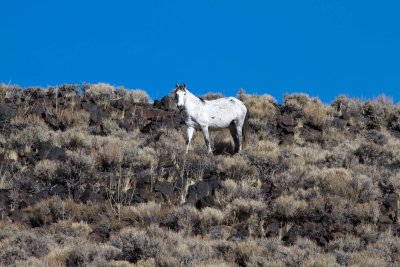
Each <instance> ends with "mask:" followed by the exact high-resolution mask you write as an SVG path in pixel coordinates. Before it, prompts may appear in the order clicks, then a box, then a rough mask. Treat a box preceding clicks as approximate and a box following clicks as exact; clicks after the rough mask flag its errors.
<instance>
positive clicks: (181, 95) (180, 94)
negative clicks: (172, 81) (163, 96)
mask: <svg viewBox="0 0 400 267" xmlns="http://www.w3.org/2000/svg"><path fill="white" fill-rule="evenodd" d="M186 93H187V91H186V84H183V85H179V84H176V86H175V99H176V104H177V106H178V109H179V110H182V109H183V108H184V107H185V102H186Z"/></svg>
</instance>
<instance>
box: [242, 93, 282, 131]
mask: <svg viewBox="0 0 400 267" xmlns="http://www.w3.org/2000/svg"><path fill="white" fill-rule="evenodd" d="M239 98H240V100H242V101H243V102H244V104H245V105H246V106H247V108H248V110H249V112H250V114H251V116H250V118H251V119H252V120H257V121H260V123H261V122H262V123H265V124H267V123H271V124H273V123H274V120H275V116H276V115H277V111H276V100H275V98H273V97H272V96H270V95H261V96H259V95H249V94H246V93H245V92H244V91H243V90H242V91H240V92H239Z"/></svg>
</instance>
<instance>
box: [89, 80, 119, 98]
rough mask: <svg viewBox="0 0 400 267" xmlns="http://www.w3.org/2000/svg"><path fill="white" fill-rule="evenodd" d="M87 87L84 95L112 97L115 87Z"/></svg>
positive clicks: (103, 84)
mask: <svg viewBox="0 0 400 267" xmlns="http://www.w3.org/2000/svg"><path fill="white" fill-rule="evenodd" d="M88 87H89V88H88V89H86V92H85V93H86V94H87V95H92V96H100V95H112V94H113V93H114V90H115V87H114V86H112V85H110V84H108V83H96V84H90V85H89V86H88Z"/></svg>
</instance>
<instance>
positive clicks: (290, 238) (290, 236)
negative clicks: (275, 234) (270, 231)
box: [282, 225, 300, 246]
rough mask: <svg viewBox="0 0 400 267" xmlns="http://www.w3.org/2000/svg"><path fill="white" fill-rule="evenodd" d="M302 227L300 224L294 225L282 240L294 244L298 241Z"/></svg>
mask: <svg viewBox="0 0 400 267" xmlns="http://www.w3.org/2000/svg"><path fill="white" fill-rule="evenodd" d="M299 232H300V229H299V226H297V225H293V226H292V227H291V228H290V229H289V231H287V233H286V234H285V235H284V236H283V237H282V241H283V242H284V244H285V245H286V246H288V245H293V244H294V242H296V240H297V237H298V235H299Z"/></svg>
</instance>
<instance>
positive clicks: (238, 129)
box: [235, 123, 243, 153]
mask: <svg viewBox="0 0 400 267" xmlns="http://www.w3.org/2000/svg"><path fill="white" fill-rule="evenodd" d="M235 127H236V132H237V139H238V143H239V148H238V151H237V152H238V153H239V152H240V151H241V150H242V143H243V133H242V130H243V124H236V123H235Z"/></svg>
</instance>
